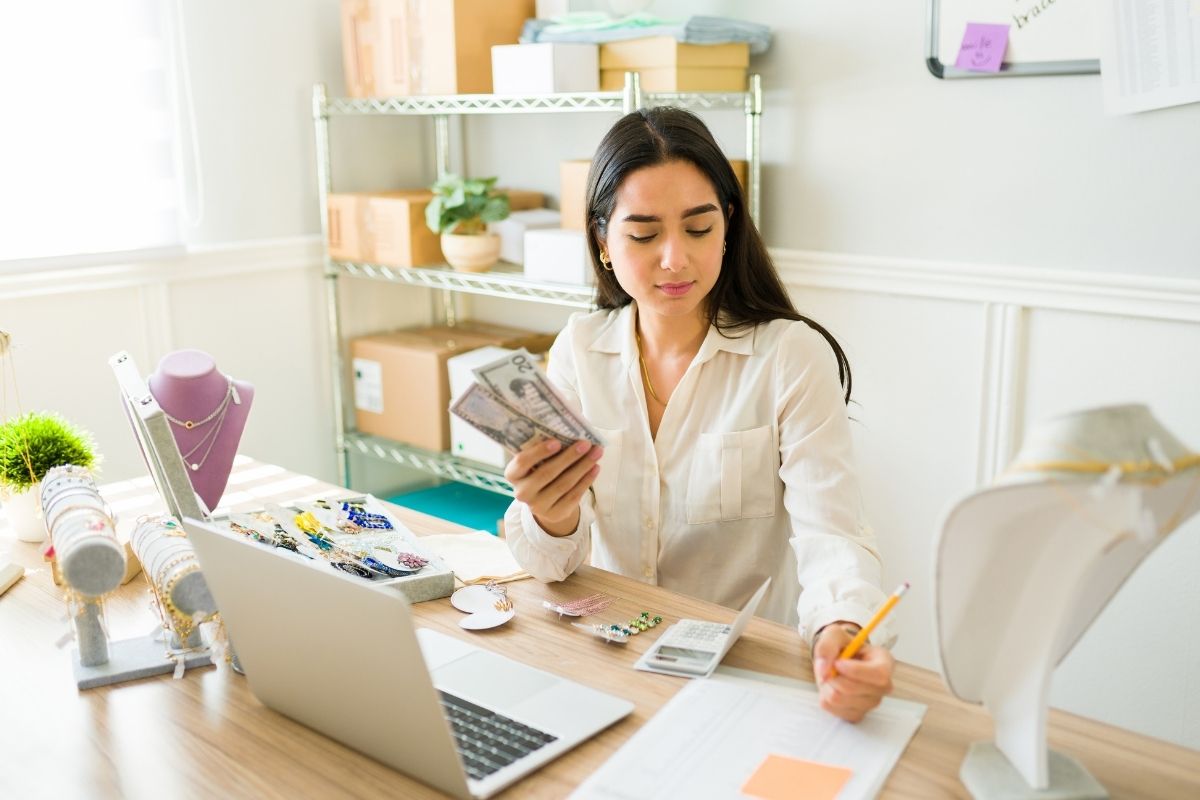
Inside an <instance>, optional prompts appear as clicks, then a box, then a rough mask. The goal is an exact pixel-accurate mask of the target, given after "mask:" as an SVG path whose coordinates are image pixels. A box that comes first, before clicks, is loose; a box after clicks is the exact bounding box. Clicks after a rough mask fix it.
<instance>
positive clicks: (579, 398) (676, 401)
mask: <svg viewBox="0 0 1200 800" xmlns="http://www.w3.org/2000/svg"><path fill="white" fill-rule="evenodd" d="M635 314H636V305H635V304H630V305H628V306H625V307H624V308H621V309H618V310H600V311H595V312H592V313H581V314H575V315H573V316H572V317H571V319H570V321H569V322H568V323H567V326H566V328H565V329H564V330H563V331H562V333H560V334H559V336H558V338H557V340H556V341H555V343H554V346H553V348H552V349H551V351H550V359H549V364H548V369H547V371H548V375H549V377H550V380H551V381H552V382H553V383H554V384H555V386H556V387H558V389H559V390H560V391H561V392H562V394H563V395H564V397H565V398H566V399H567V401H568V402H569V403H571V404H572V405H573V406H574V407H575V408H576V409H577V410H582V412H583V416H584V417H585V418H586V419H587V420H588V422H589V423H590V424H591V425H592V426H593V428H594V429H595V430H596V432H597V433H598V434H600V436H601V438H603V439H604V440H605V448H604V455H603V457H602V458H601V459H600V472H599V474H598V475H597V476H596V481H595V483H594V484H593V486H592V490H591V491H589V492H588V493H587V494H586V495H584V499H583V501H582V503H581V515H580V521H579V527H578V528H577V529H576V531H575V533H573V534H571V535H569V536H564V537H555V536H551V535H550V534H548V533H546V532H545V531H543V530H542V529H541V528H540V527H539V526H538V525H537V524H536V523H535V522H534V519H533V514H532V512H531V511H530V509H529V507H528V506H527V505H525V504H524V503H521V502H517V501H514V502H513V504H512V505H511V506H510V507H509V509H508V512H507V514H506V515H505V534H506V536H507V539H508V543H509V547H510V548H511V549H512V552H513V555H514V556H515V557H516V559H517V561H518V562H519V563H520V564H521V566H522V567H523V568H524V569H525V570H526V571H528V572H529V573H530V574H531V575H533V576H534V577H536V578H538V579H540V580H543V581H554V580H562V579H564V578H565V577H566V576H567V575H569V574H571V573H572V572H573V571H574V570H575V569H576V568H577V567H578V566H579V565H580V564H582V563H584V562H585V561H590V563H591V564H593V565H594V566H597V567H601V568H603V569H607V570H610V571H612V572H618V573H621V574H622V575H627V576H630V577H633V578H636V579H638V580H641V581H644V582H646V583H651V584H655V583H656V584H658V585H660V586H663V587H666V588H668V589H671V590H674V591H678V592H683V593H686V594H690V595H693V596H696V597H700V598H703V599H705V600H710V601H712V602H715V603H719V604H721V605H723V606H727V607H730V608H740V607H741V606H742V605H743V604H744V603H745V602H746V601H747V600H748V599H749V598H750V595H751V594H752V593H753V592H754V591H755V589H757V588H758V586H759V585H760V584H761V583H762V582H763V580H764V579H765V578H767V577H768V576H770V577H771V579H772V582H771V588H770V590H769V593H768V594H767V596H766V598H764V600H763V602H762V605H760V606H759V611H758V613H759V615H760V616H764V617H767V618H769V619H773V620H776V621H779V622H783V623H785V624H790V625H796V624H798V625H799V630H800V635H801V636H802V637H803V638H804V639H805V640H806V641H809V640H811V637H812V635H813V634H814V633H815V632H816V631H817V630H820V628H821V627H823V626H824V625H826V624H828V623H830V622H834V621H837V620H850V621H852V622H857V623H859V624H860V625H861V624H865V623H866V622H867V621H868V620H869V619H870V617H871V614H872V612H873V611H874V609H875V608H876V607H877V606H878V605H879V604H880V603H881V602H882V601H883V600H884V597H885V595H884V594H883V592H882V591H881V590H880V577H881V576H880V561H879V555H878V552H877V550H876V545H875V538H874V535H873V534H872V533H871V531H870V529H869V528H868V527H867V526H866V525H865V524H864V523H863V521H862V513H861V511H862V502H861V497H860V494H859V488H858V480H857V477H856V475H855V471H854V465H853V460H852V453H851V441H850V427H849V420H848V418H847V415H846V405H845V402H844V401H843V397H842V388H841V385H840V384H839V381H838V372H837V362H836V360H835V357H834V354H833V351H832V349H831V348H830V346H829V344H828V343H827V342H826V341H825V339H824V338H823V337H822V336H821V335H820V334H818V333H817V332H816V331H814V330H813V329H812V328H810V327H809V326H808V325H806V324H805V323H803V322H793V321H791V320H775V321H773V322H770V323H765V324H761V325H758V326H757V327H756V328H754V329H753V330H750V331H748V332H746V333H745V334H744V335H741V336H737V337H736V338H727V337H725V336H723V335H722V334H721V333H720V332H719V331H718V330H717V328H716V327H711V328H710V329H709V331H708V334H707V336H705V339H704V342H703V344H701V346H700V350H699V352H698V353H697V354H696V357H695V358H694V359H693V360H692V363H691V365H690V366H688V368H687V371H686V372H685V373H684V375H683V378H682V379H681V380H680V381H679V385H678V386H677V387H676V389H675V391H674V393H673V394H672V395H671V397H670V401H669V403H668V404H667V407H666V410H665V411H664V412H663V417H662V421H661V423H660V424H659V429H658V436H657V438H654V437H651V435H650V425H649V419H648V417H647V413H646V397H645V394H644V389H643V385H642V378H641V373H640V364H639V361H638V350H637V345H636V342H635V338H634V322H635ZM885 625H886V623H885ZM871 638H872V640H873V641H877V642H887V641H888V640H889V632H888V631H887V630H884V626H883V625H881V626H880V628H879V629H877V632H876V633H875V634H874V635H873V636H872V637H871Z"/></svg>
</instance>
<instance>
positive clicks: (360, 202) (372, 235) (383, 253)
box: [328, 189, 444, 267]
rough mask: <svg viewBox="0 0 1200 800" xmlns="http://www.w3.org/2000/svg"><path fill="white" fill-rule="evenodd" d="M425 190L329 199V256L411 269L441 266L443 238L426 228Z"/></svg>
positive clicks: (428, 197) (427, 194) (428, 196)
mask: <svg viewBox="0 0 1200 800" xmlns="http://www.w3.org/2000/svg"><path fill="white" fill-rule="evenodd" d="M432 199H433V193H432V192H429V191H426V190H424V189H414V190H403V191H395V192H357V193H339V194H331V195H329V200H328V214H329V255H330V257H331V258H334V259H336V260H339V261H358V262H363V263H368V264H383V265H385V266H389V267H413V266H419V265H422V264H440V263H441V262H442V261H443V260H444V259H443V258H442V246H441V238H440V237H439V236H438V235H437V234H436V233H434V232H433V231H431V230H429V227H428V226H427V225H426V224H425V207H426V206H428V205H429V201H430V200H432Z"/></svg>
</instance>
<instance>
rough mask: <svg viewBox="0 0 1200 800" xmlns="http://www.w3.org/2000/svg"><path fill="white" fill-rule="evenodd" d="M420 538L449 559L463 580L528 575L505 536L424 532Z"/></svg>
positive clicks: (443, 559) (453, 568)
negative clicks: (506, 541) (504, 538)
mask: <svg viewBox="0 0 1200 800" xmlns="http://www.w3.org/2000/svg"><path fill="white" fill-rule="evenodd" d="M420 542H421V544H422V545H424V546H425V547H428V548H429V549H430V550H432V551H433V552H434V553H436V554H437V556H438V558H440V559H441V560H442V561H444V562H446V566H448V567H450V571H451V572H453V573H454V577H456V578H458V579H459V580H460V581H462V582H463V583H476V582H479V581H487V580H494V581H496V582H497V583H504V582H505V581H515V580H520V579H521V578H528V577H529V573H527V572H525V570H523V569H521V565H520V564H518V563H517V560H516V559H515V558H513V555H512V552H511V551H510V550H509V549H508V545H507V544H505V543H504V540H503V539H499V538H497V537H495V536H492V535H491V534H490V533H487V532H486V531H471V532H470V533H442V534H433V535H430V536H422V537H421V538H420Z"/></svg>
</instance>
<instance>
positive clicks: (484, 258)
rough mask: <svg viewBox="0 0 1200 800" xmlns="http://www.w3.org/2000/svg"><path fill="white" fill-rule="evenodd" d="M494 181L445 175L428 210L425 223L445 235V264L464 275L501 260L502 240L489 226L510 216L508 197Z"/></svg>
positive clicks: (440, 180)
mask: <svg viewBox="0 0 1200 800" xmlns="http://www.w3.org/2000/svg"><path fill="white" fill-rule="evenodd" d="M495 187H496V179H495V178H463V177H460V176H458V175H443V176H442V177H441V178H439V179H438V181H437V183H435V184H433V186H432V187H431V188H432V189H433V195H434V196H433V200H432V201H430V203H429V205H428V206H426V207H425V224H426V225H428V226H429V229H430V230H432V231H433V232H434V233H440V234H441V236H442V255H444V256H445V257H446V262H447V263H449V264H450V266H452V267H454V268H455V269H457V270H462V271H464V272H483V271H484V270H486V269H488V268H490V267H491V266H492V265H493V264H495V263H496V261H497V260H498V259H499V258H500V237H499V236H498V235H496V234H494V233H489V232H488V229H487V223H489V222H498V221H500V220H502V219H504V218H505V217H507V216H508V195H507V194H505V193H504V192H501V191H497V190H496V188H495Z"/></svg>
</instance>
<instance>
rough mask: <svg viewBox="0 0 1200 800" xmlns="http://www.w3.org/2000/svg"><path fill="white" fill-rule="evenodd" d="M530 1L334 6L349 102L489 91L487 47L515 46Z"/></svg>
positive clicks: (356, 1) (402, 0)
mask: <svg viewBox="0 0 1200 800" xmlns="http://www.w3.org/2000/svg"><path fill="white" fill-rule="evenodd" d="M534 11H535V3H534V0H342V48H343V65H344V68H345V72H346V89H347V91H348V92H349V93H350V96H351V97H405V96H408V95H417V94H475V93H487V92H490V91H492V59H491V47H492V45H497V44H516V43H517V38H518V36H519V35H520V33H521V27H522V26H523V25H524V23H525V20H526V19H528V18H529V17H532V16H533V15H534Z"/></svg>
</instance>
